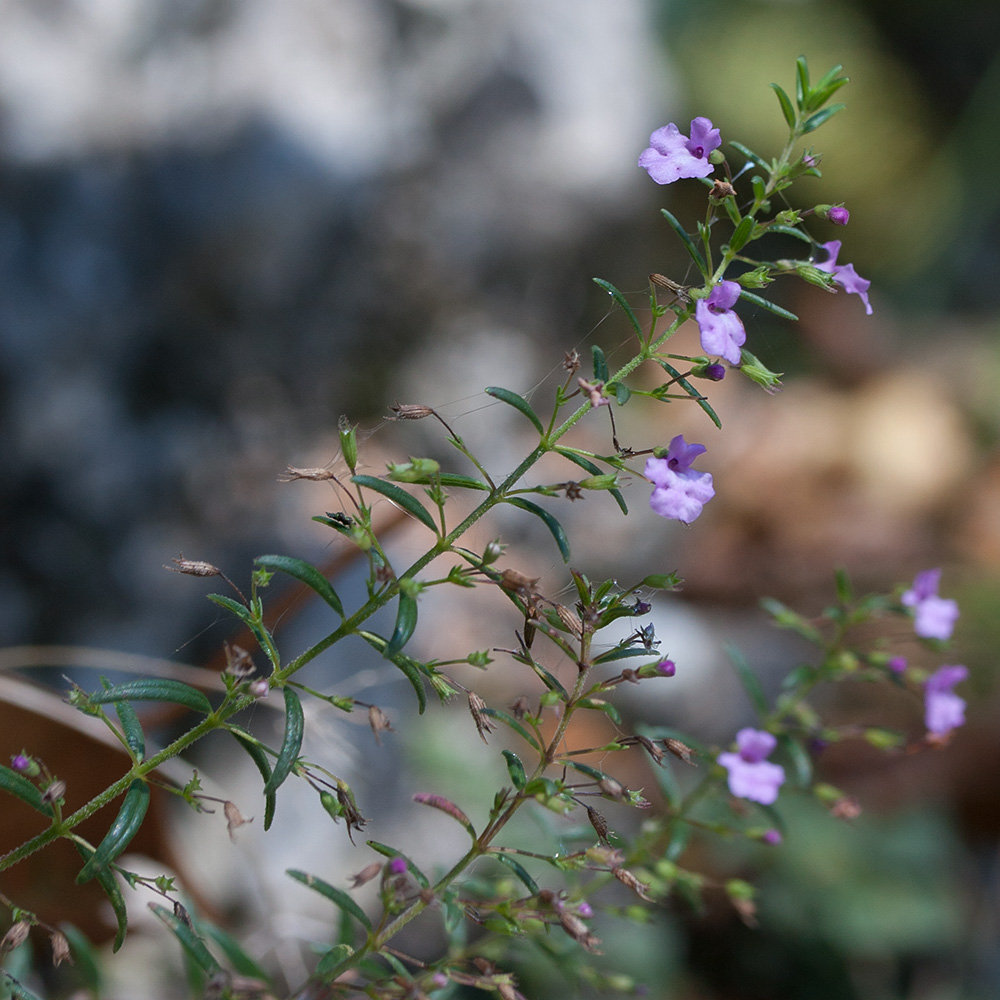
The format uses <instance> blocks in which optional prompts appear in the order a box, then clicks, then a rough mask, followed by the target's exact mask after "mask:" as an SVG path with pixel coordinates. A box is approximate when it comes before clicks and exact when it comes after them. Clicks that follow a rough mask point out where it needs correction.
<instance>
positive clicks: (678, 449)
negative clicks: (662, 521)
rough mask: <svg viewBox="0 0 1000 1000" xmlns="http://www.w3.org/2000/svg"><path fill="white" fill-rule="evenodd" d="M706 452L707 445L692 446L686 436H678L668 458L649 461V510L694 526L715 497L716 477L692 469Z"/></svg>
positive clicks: (669, 448)
mask: <svg viewBox="0 0 1000 1000" xmlns="http://www.w3.org/2000/svg"><path fill="white" fill-rule="evenodd" d="M706 450H707V449H706V448H705V446H704V445H703V444H688V443H687V442H686V441H685V440H684V435H683V434H678V435H677V437H675V438H674V439H673V440H672V441H671V442H670V446H669V447H668V448H667V455H666V458H647V459H646V478H647V479H648V480H649V481H650V482H651V483H652V484H653V495H652V496H651V497H650V498H649V506H650V507H652V508H653V510H655V511H656V513H657V514H659V515H660V517H669V518H673V519H674V520H675V521H683V522H684V523H685V524H690V523H691V522H692V521H693V520H694V519H695V518H696V517H697V516H698V515H699V514H700V513H701V509H702V507H704V505H705V504H706V503H708V501H709V500H711V499H712V497H714V496H715V489H714V488H713V486H712V474H711V473H710V472H696V471H695V470H694V469H692V468H691V463H692V462H693V461H694V460H695V459H696V458H697V457H698V456H699V455H701V454H702V453H703V452H704V451H706Z"/></svg>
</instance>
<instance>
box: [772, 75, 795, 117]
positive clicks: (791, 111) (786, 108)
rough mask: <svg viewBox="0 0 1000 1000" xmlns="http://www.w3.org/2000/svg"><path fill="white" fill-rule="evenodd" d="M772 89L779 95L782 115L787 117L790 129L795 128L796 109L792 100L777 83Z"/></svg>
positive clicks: (773, 84)
mask: <svg viewBox="0 0 1000 1000" xmlns="http://www.w3.org/2000/svg"><path fill="white" fill-rule="evenodd" d="M771 89H772V90H773V91H774V92H775V93H776V94H777V95H778V103H779V104H780V105H781V113H782V114H783V115H784V116H785V121H786V122H787V123H788V127H789V128H795V108H793V107H792V99H791V98H790V97H789V96H788V94H786V93H785V92H784V90H782V88H781V87H779V86H778V85H777V84H776V83H772V84H771Z"/></svg>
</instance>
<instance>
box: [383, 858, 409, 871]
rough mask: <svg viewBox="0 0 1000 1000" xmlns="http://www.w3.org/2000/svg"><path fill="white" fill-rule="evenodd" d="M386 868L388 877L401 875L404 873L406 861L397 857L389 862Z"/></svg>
mask: <svg viewBox="0 0 1000 1000" xmlns="http://www.w3.org/2000/svg"><path fill="white" fill-rule="evenodd" d="M387 868H388V869H389V874H390V875H403V874H405V872H406V859H405V858H401V857H399V855H397V856H396V857H394V858H392V859H391V860H390V862H389V864H388V865H387Z"/></svg>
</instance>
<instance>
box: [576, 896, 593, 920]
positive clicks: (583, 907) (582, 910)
mask: <svg viewBox="0 0 1000 1000" xmlns="http://www.w3.org/2000/svg"><path fill="white" fill-rule="evenodd" d="M576 913H577V916H580V917H583V919H584V920H589V919H590V918H591V917H592V916H593V915H594V908H593V907H592V906H591V905H590V903H588V902H587V901H586V900H584V901H583V902H582V903H581V904H580V905H579V906H578V907H577V908H576Z"/></svg>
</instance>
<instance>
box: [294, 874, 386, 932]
mask: <svg viewBox="0 0 1000 1000" xmlns="http://www.w3.org/2000/svg"><path fill="white" fill-rule="evenodd" d="M285 874H286V875H288V876H289V877H290V878H293V879H295V881H296V882H301V883H302V884H303V885H304V886H307V887H308V888H310V889H312V890H313V891H314V892H318V893H319V894H320V895H321V896H323V897H324V899H328V900H329V901H330V902H331V903H333V905H334V906H336V907H339V908H340V909H341V910H343V911H344V913H349V914H350V915H351V916H352V917H354V919H355V920H357V922H358V923H359V924H361V926H362V927H364V929H365V930H366V931H370V930H371V929H372V922H371V921H370V920H369V919H368V915H367V914H366V913H365V911H364V910H362V909H361V907H360V906H358V904H357V903H355V902H354V900H353V899H351V897H350V896H348V895H347V893H346V892H344V891H343V890H341V889H336V888H334V887H333V886H332V885H330V883H329V882H324V881H323V879H321V878H317V877H316V876H315V875H309V874H307V873H306V872H303V871H298V870H297V869H295V868H289V869H288V870H287V871H286V872H285Z"/></svg>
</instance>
